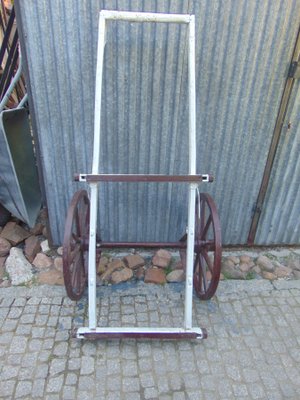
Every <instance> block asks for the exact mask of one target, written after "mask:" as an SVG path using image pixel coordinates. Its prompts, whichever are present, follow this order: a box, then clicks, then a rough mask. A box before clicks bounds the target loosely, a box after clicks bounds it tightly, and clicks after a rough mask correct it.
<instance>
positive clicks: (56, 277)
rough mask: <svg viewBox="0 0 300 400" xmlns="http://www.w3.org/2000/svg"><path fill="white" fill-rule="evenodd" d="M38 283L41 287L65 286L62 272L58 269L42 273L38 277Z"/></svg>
mask: <svg viewBox="0 0 300 400" xmlns="http://www.w3.org/2000/svg"><path fill="white" fill-rule="evenodd" d="M37 280H38V283H39V284H41V285H63V284H64V277H63V274H62V272H59V271H57V269H55V268H52V269H50V270H48V271H41V272H40V273H39V274H38V275H37Z"/></svg>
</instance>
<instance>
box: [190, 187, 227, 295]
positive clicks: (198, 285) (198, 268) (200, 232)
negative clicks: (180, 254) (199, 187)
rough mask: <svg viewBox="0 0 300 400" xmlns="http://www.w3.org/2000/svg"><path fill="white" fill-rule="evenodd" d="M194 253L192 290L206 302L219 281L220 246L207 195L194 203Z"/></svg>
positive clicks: (214, 214) (218, 229) (213, 208)
mask: <svg viewBox="0 0 300 400" xmlns="http://www.w3.org/2000/svg"><path fill="white" fill-rule="evenodd" d="M194 253H195V256H194V288H195V291H196V294H197V296H198V297H199V298H200V299H202V300H208V299H210V298H211V297H212V296H213V295H214V294H215V292H216V290H217V286H218V283H219V280H220V271H221V256H222V245H221V227H220V221H219V217H218V213H217V209H216V206H215V203H214V201H213V199H212V198H211V196H210V195H209V194H207V193H201V194H200V203H199V198H197V201H196V210H195V246H194Z"/></svg>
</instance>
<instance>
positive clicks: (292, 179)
mask: <svg viewBox="0 0 300 400" xmlns="http://www.w3.org/2000/svg"><path fill="white" fill-rule="evenodd" d="M299 89H300V81H297V82H296V84H295V86H294V88H293V93H292V97H291V99H290V103H289V107H288V110H287V114H286V118H285V121H284V124H283V130H282V135H281V140H280V142H279V145H278V149H277V154H276V158H275V161H274V168H273V170H272V174H271V179H270V184H269V187H268V191H267V195H266V201H265V204H264V205H263V209H262V214H261V218H260V221H259V225H258V230H257V235H256V241H255V242H256V244H264V243H268V244H277V243H284V244H297V245H299V243H300V218H299V215H300V158H299V154H300V90H299Z"/></svg>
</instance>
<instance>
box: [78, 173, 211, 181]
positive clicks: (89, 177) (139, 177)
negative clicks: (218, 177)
mask: <svg viewBox="0 0 300 400" xmlns="http://www.w3.org/2000/svg"><path fill="white" fill-rule="evenodd" d="M74 180H75V181H85V182H195V183H200V182H203V181H205V182H213V180H214V178H213V176H212V175H145V174H81V175H79V174H76V175H74Z"/></svg>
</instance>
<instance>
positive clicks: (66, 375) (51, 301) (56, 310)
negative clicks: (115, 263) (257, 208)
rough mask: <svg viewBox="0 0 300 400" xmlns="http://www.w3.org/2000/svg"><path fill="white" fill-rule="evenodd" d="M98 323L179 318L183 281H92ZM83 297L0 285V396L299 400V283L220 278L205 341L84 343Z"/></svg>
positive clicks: (204, 307) (200, 320) (199, 305)
mask: <svg viewBox="0 0 300 400" xmlns="http://www.w3.org/2000/svg"><path fill="white" fill-rule="evenodd" d="M98 296H99V307H98V311H99V325H101V326H106V325H110V326H117V325H124V326H126V325H127V326H128V325H129V326H130V325H136V326H139V325H140V326H143V325H144V326H145V325H146V326H147V325H151V326H175V327H176V326H181V325H182V319H183V304H184V302H183V297H184V285H183V284H169V285H167V286H164V287H161V286H159V287H158V286H154V285H149V284H148V285H146V284H142V283H140V284H137V285H136V284H134V285H132V284H131V285H129V284H127V285H124V286H119V285H116V286H111V287H102V288H98ZM86 318H87V298H86V296H85V298H84V299H83V300H81V301H79V302H78V303H74V302H72V301H70V300H69V299H68V298H67V297H66V296H65V291H64V288H62V287H50V286H39V287H34V288H31V289H28V288H25V287H11V288H2V289H0V329H1V335H0V398H1V399H18V398H20V399H49V400H50V399H80V400H84V399H111V400H117V399H122V400H127V399H128V400H129V399H130V400H137V399H141V400H144V399H160V400H171V399H172V400H182V399H195V400H199V399H212V400H216V399H270V400H271V399H272V400H277V399H293V400H298V399H300V281H284V280H278V281H274V282H273V283H272V282H270V281H267V280H251V281H224V282H220V286H219V288H218V291H217V295H216V296H215V297H214V298H213V299H212V300H211V301H208V302H200V301H199V300H198V299H197V298H195V299H194V325H195V326H201V327H206V328H207V330H208V338H207V339H206V340H203V341H161V340H158V341H155V340H152V341H151V340H140V341H137V340H116V341H113V340H107V341H97V342H91V341H80V340H78V339H73V338H71V337H70V335H69V333H70V330H71V329H72V328H74V327H78V326H82V325H83V324H84V323H87V321H86Z"/></svg>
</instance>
